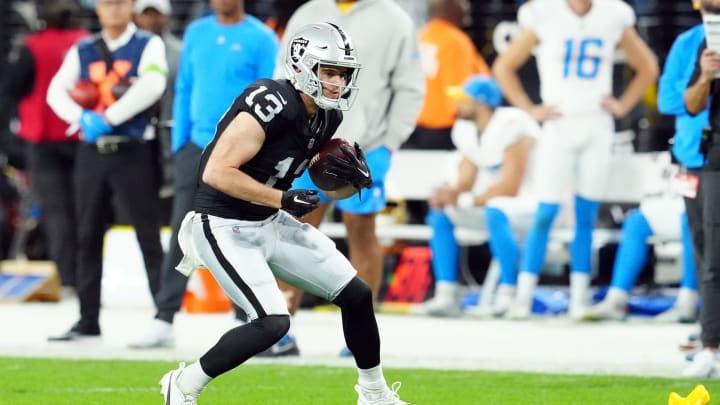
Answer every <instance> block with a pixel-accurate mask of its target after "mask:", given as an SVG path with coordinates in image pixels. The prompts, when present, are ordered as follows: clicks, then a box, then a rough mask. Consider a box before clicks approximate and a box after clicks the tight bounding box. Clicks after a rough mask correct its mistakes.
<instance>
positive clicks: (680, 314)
mask: <svg viewBox="0 0 720 405" xmlns="http://www.w3.org/2000/svg"><path fill="white" fill-rule="evenodd" d="M696 312H697V311H696V310H695V308H694V307H693V308H681V307H680V306H679V305H673V306H672V307H671V308H670V309H668V310H667V311H665V312H661V313H659V314H657V315H655V317H654V318H653V321H655V322H658V323H693V322H695V321H696V320H697V313H696Z"/></svg>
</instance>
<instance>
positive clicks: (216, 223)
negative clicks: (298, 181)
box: [161, 23, 405, 405]
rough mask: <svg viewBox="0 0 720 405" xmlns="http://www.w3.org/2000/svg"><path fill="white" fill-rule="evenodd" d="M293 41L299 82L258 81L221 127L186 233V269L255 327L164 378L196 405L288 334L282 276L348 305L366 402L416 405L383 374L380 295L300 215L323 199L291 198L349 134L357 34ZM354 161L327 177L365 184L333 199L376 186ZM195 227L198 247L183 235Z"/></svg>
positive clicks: (177, 398)
mask: <svg viewBox="0 0 720 405" xmlns="http://www.w3.org/2000/svg"><path fill="white" fill-rule="evenodd" d="M289 43H290V46H288V47H287V51H286V59H285V67H286V69H287V73H288V77H290V78H291V79H290V80H277V81H273V80H269V79H261V80H258V81H256V82H254V83H253V84H251V85H250V86H249V87H248V88H247V89H246V90H245V91H244V92H243V94H241V95H240V96H239V97H238V98H237V99H235V101H234V102H233V104H232V106H231V107H230V108H229V109H228V111H227V112H226V113H225V115H224V116H223V118H222V120H221V121H220V123H219V124H218V128H217V132H216V135H215V137H214V138H213V140H212V141H211V142H210V144H209V145H208V146H207V147H206V148H205V150H204V151H203V155H202V159H201V163H200V170H199V174H198V176H199V178H198V188H197V192H196V195H195V204H194V209H195V212H191V213H189V214H188V215H187V216H186V219H185V220H184V221H183V225H182V228H181V230H180V235H181V236H180V243H181V246H184V248H183V252H184V253H185V255H186V257H185V258H184V259H183V260H184V261H185V262H186V263H195V264H197V263H203V264H205V265H207V267H208V268H209V269H210V271H211V272H212V273H213V275H214V276H215V278H216V279H217V280H218V283H219V284H220V286H221V287H222V288H223V290H224V291H225V293H227V295H228V296H229V297H230V298H231V299H232V300H233V301H234V302H235V303H236V304H237V305H239V306H240V307H242V308H243V309H244V310H245V311H246V312H247V314H248V318H249V320H250V322H249V323H248V324H245V325H242V326H238V327H235V328H233V329H231V330H229V331H228V332H226V333H225V335H223V336H222V337H221V338H220V340H219V341H218V343H217V344H216V345H215V346H214V347H213V348H211V349H210V350H209V351H207V352H206V353H205V354H204V355H203V356H202V357H201V358H200V360H199V361H197V362H195V363H193V364H192V365H190V366H189V367H187V368H185V367H184V365H183V364H181V365H180V368H179V369H177V370H172V371H170V372H168V373H167V374H166V375H165V376H164V377H163V379H162V381H161V383H162V385H163V388H162V393H163V395H164V396H165V401H166V402H165V403H166V404H170V405H180V404H196V403H197V402H196V401H197V398H198V396H199V395H200V392H201V391H202V390H203V388H204V387H205V386H206V385H207V384H208V383H209V382H210V380H211V379H213V378H215V377H217V376H218V375H220V374H223V373H225V372H227V371H230V370H232V369H234V368H235V367H237V366H238V365H240V364H242V363H244V362H245V361H246V360H248V359H249V358H250V357H252V356H254V355H256V354H258V353H260V352H261V351H263V350H265V349H267V348H268V347H270V346H271V345H272V344H273V343H275V342H276V341H277V340H278V339H280V338H281V337H282V336H283V335H285V333H286V332H287V330H288V328H289V327H290V316H289V313H288V306H287V301H286V300H285V297H284V295H283V293H282V291H281V290H280V289H279V288H278V285H277V283H276V281H275V277H278V278H280V279H283V280H285V281H286V282H288V283H290V284H291V285H293V286H295V287H297V288H301V289H302V290H305V291H308V292H310V293H312V294H315V295H317V296H320V297H323V298H324V299H327V300H330V301H332V302H334V303H335V304H336V305H338V306H339V307H340V310H341V313H342V321H343V330H344V333H345V341H346V343H347V345H348V347H349V348H350V350H352V352H353V353H354V355H355V362H356V364H357V367H358V374H359V378H358V384H357V385H356V386H355V389H356V391H357V393H358V396H359V397H358V405H392V404H396V405H401V404H405V402H403V401H401V400H400V398H399V397H398V394H397V390H398V389H399V385H398V384H399V383H396V384H393V385H394V388H393V389H392V390H391V389H390V388H389V387H388V386H387V383H386V382H385V377H384V376H383V372H382V366H381V365H380V336H379V333H378V327H377V322H376V320H375V314H374V311H373V301H372V291H371V289H370V287H369V286H368V285H367V284H366V283H365V282H364V281H362V280H360V279H359V278H358V277H357V273H356V271H355V269H354V268H353V267H352V265H351V264H350V262H349V261H348V260H347V259H346V258H345V256H343V254H342V253H341V252H340V251H338V250H337V249H336V248H335V246H334V244H333V243H332V241H331V240H330V239H329V238H328V237H327V236H325V235H323V234H322V233H321V232H320V231H318V230H317V229H316V228H315V227H313V226H311V225H307V224H303V223H301V222H299V221H298V220H297V219H295V218H294V217H293V216H297V217H302V216H303V215H305V214H307V213H308V212H310V211H312V210H313V209H315V207H316V206H317V204H318V202H319V199H318V197H317V196H316V193H317V192H316V191H315V190H305V189H294V190H289V189H290V186H291V185H292V181H293V180H294V179H295V178H296V177H297V176H299V175H300V174H301V173H302V172H303V171H304V169H305V167H306V165H307V163H308V161H309V160H310V158H312V157H313V155H314V154H315V153H316V152H317V151H318V150H319V149H320V148H321V147H322V146H323V145H324V144H325V143H326V142H327V141H328V140H329V139H330V138H331V137H332V136H333V134H334V133H335V131H336V129H337V128H338V126H339V125H340V123H341V121H342V118H343V116H342V113H341V112H339V111H338V110H347V109H349V108H350V106H351V105H352V103H353V101H354V98H355V95H356V93H357V90H358V89H357V87H355V81H356V79H357V74H358V70H359V68H360V64H359V63H358V62H357V57H356V52H355V49H354V48H353V46H352V43H351V40H350V37H349V36H348V35H347V34H346V33H345V32H344V31H343V30H342V29H340V28H339V27H338V26H336V25H333V24H329V23H322V24H311V25H308V26H305V27H302V28H301V29H299V30H295V31H294V34H292V35H291V36H290V39H289ZM348 155H349V156H352V157H353V158H352V162H347V163H348V166H345V167H334V168H331V169H328V173H330V172H331V170H332V172H333V173H335V174H336V175H337V177H340V178H342V179H346V180H347V183H348V184H352V185H353V186H354V187H346V188H344V189H343V190H345V191H344V192H343V191H337V192H327V194H328V195H329V196H331V197H332V198H344V197H347V196H348V195H350V194H352V193H355V192H356V191H357V189H360V188H366V187H367V188H369V187H371V186H372V179H371V176H370V174H369V173H368V167H367V163H366V162H365V159H364V157H363V154H362V152H361V151H360V149H359V148H358V147H357V145H356V148H355V151H352V150H351V151H349V153H348ZM348 190H351V191H349V192H348ZM189 227H191V230H190V233H191V235H190V236H189V238H191V239H190V243H189V244H190V247H189V248H188V246H187V245H186V244H185V243H186V242H187V240H185V237H184V236H183V235H185V234H186V232H188V230H189ZM193 267H194V265H193Z"/></svg>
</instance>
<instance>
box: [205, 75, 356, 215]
mask: <svg viewBox="0 0 720 405" xmlns="http://www.w3.org/2000/svg"><path fill="white" fill-rule="evenodd" d="M243 111H244V112H247V113H249V114H250V115H252V116H253V117H254V118H255V119H256V120H257V122H258V123H259V124H260V126H262V128H263V130H265V142H264V143H263V145H262V147H261V148H260V150H259V151H258V153H257V155H255V157H253V158H252V159H250V161H248V162H246V163H245V164H243V165H242V166H240V168H239V170H240V171H242V172H243V173H245V174H247V175H248V176H250V177H252V178H253V179H255V180H256V181H258V182H260V183H263V184H266V185H268V186H270V187H273V188H276V189H279V190H283V191H285V190H288V189H290V186H291V185H292V181H293V180H294V179H295V178H296V177H298V176H300V175H301V174H302V172H303V171H304V170H305V167H306V166H307V163H308V162H309V161H310V159H311V158H312V156H314V155H315V153H316V152H317V151H318V149H320V147H321V146H322V145H324V144H325V142H327V141H328V140H329V139H330V138H332V136H333V134H334V133H335V131H336V130H337V127H338V126H339V125H340V123H341V122H342V113H341V112H340V111H338V110H323V109H318V112H317V114H315V115H314V116H312V117H311V116H308V114H307V110H306V109H305V105H304V104H303V101H302V99H301V98H300V94H299V93H298V91H297V90H295V88H294V87H293V85H292V84H291V83H290V82H289V81H287V80H268V79H261V80H257V81H255V82H254V83H252V84H251V85H250V86H248V87H247V88H246V89H245V91H244V92H243V93H242V94H241V95H240V96H239V97H237V98H236V99H235V101H234V102H233V104H232V105H231V106H230V108H229V109H228V110H227V111H226V112H225V114H224V115H223V117H222V118H221V119H220V122H219V123H218V126H217V129H216V130H215V136H214V138H213V140H212V141H211V142H210V143H209V144H208V146H207V147H206V148H205V150H204V151H203V154H202V158H201V160H200V167H199V170H198V180H197V192H196V194H195V203H194V207H193V209H194V210H195V211H197V212H200V213H204V214H210V215H214V216H217V217H222V218H234V219H240V220H249V221H258V220H262V219H265V218H267V217H269V216H271V215H272V214H274V213H276V212H277V208H272V207H267V206H265V205H261V204H258V203H254V202H251V201H245V200H240V199H237V198H235V197H232V196H230V195H227V194H225V193H223V192H221V191H219V190H217V189H215V188H213V187H210V186H209V185H207V184H205V183H204V182H203V181H202V173H203V171H204V170H205V166H206V165H207V160H208V158H209V157H210V155H211V154H212V152H213V149H214V148H215V145H216V143H217V140H218V138H219V137H220V136H221V135H222V133H223V132H224V131H225V128H227V126H228V125H229V124H230V122H231V121H232V120H233V119H234V118H235V117H236V116H237V115H238V114H240V113H241V112H243ZM236 147H239V148H241V147H242V145H237V146H236Z"/></svg>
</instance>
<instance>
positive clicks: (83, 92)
mask: <svg viewBox="0 0 720 405" xmlns="http://www.w3.org/2000/svg"><path fill="white" fill-rule="evenodd" d="M68 94H69V95H70V98H72V99H73V101H74V102H76V103H77V104H78V105H79V106H80V107H82V108H85V109H88V110H89V109H93V108H95V106H96V105H97V103H98V101H99V99H100V92H99V91H98V88H97V86H96V85H95V83H93V82H91V81H89V80H78V81H77V82H75V86H74V87H73V88H71V89H69V90H68Z"/></svg>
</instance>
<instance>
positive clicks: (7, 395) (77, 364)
mask: <svg viewBox="0 0 720 405" xmlns="http://www.w3.org/2000/svg"><path fill="white" fill-rule="evenodd" d="M174 367H176V364H175V363H168V362H150V361H147V362H146V361H125V360H117V361H115V360H112V361H98V360H60V359H26V358H0V404H3V405H5V404H7V405H25V404H28V405H30V404H32V405H44V404H52V405H61V404H73V405H77V404H102V405H113V404H133V405H136V404H162V403H163V402H162V397H161V395H160V394H159V385H158V384H157V382H158V381H159V380H160V377H161V376H162V375H163V374H164V373H165V372H166V371H167V370H169V369H171V368H174ZM386 376H387V378H388V381H391V382H392V381H395V380H400V381H402V382H403V387H402V389H401V390H400V392H401V393H402V398H403V399H405V400H407V401H411V402H412V403H413V405H418V404H420V405H423V404H424V405H461V404H468V405H470V404H472V405H490V404H523V405H525V404H552V405H560V404H573V405H580V404H582V405H590V404H598V405H600V404H602V405H609V404H612V405H625V404H627V405H642V404H648V405H659V404H663V405H664V404H667V398H668V394H669V393H670V392H671V391H677V392H678V393H680V394H681V395H683V396H685V395H687V394H688V393H689V392H690V391H691V390H692V389H693V387H694V386H695V385H696V384H697V383H703V384H705V386H706V387H707V389H708V390H709V391H710V396H711V398H712V397H713V396H714V395H717V396H718V398H720V381H718V380H714V381H693V380H687V379H662V378H638V377H625V376H574V375H573V376H571V375H550V374H531V373H505V372H503V373H500V372H485V371H455V370H407V369H391V370H386ZM355 380H356V373H355V370H354V369H352V368H336V367H322V366H302V367H301V366H288V365H276V364H272V365H259V364H250V365H245V366H242V367H240V368H239V369H237V370H235V371H233V372H231V373H229V374H226V375H223V376H221V377H220V378H218V379H217V380H215V381H213V382H212V383H211V384H210V386H209V387H208V388H207V389H206V390H205V392H204V393H203V395H202V397H201V399H200V404H223V405H225V404H242V405H274V404H277V405H280V404H282V405H287V404H292V405H304V404H307V405H310V404H312V405H325V404H328V405H334V404H338V405H340V404H344V405H348V404H349V405H353V404H355V403H356V402H355V401H356V400H357V398H356V395H355V392H354V391H353V389H352V387H353V384H354V382H355ZM710 403H711V404H713V403H720V401H712V400H711V402H710Z"/></svg>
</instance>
